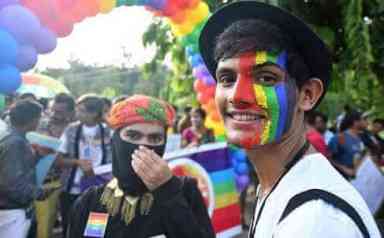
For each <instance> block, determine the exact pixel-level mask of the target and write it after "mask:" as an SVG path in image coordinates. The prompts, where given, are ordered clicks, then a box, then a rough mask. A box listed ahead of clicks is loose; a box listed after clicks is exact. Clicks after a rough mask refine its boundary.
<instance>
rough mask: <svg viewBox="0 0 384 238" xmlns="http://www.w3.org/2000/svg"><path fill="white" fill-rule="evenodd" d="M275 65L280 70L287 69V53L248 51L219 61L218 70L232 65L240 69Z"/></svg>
mask: <svg viewBox="0 0 384 238" xmlns="http://www.w3.org/2000/svg"><path fill="white" fill-rule="evenodd" d="M266 63H269V64H275V65H278V66H279V67H280V68H282V69H284V70H286V69H287V53H286V51H285V50H283V51H277V50H272V51H266V50H264V51H254V52H252V51H249V52H244V53H241V54H238V55H236V56H233V57H230V58H225V59H221V60H220V61H219V62H218V69H219V68H222V67H231V66H234V65H238V66H240V68H248V67H252V66H254V65H263V64H266Z"/></svg>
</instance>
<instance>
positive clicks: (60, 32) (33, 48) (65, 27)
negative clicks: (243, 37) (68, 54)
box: [0, 0, 247, 184]
mask: <svg viewBox="0 0 384 238" xmlns="http://www.w3.org/2000/svg"><path fill="white" fill-rule="evenodd" d="M120 6H143V7H144V8H145V9H146V10H148V11H150V12H152V13H153V14H155V15H156V16H159V17H164V18H165V20H166V21H167V22H168V23H169V24H170V26H171V29H172V32H173V34H174V35H175V36H176V37H178V38H180V39H181V42H182V44H183V46H184V47H185V52H186V56H187V57H188V61H189V63H190V64H191V66H192V68H193V75H194V76H195V78H196V80H195V82H194V89H195V91H196V93H197V98H198V101H199V102H200V103H201V105H202V107H203V108H204V109H205V110H206V111H207V114H208V116H207V121H206V124H207V126H208V127H210V128H213V129H214V132H215V135H216V136H217V137H223V136H224V128H223V125H222V122H221V120H220V117H219V115H218V112H217V110H216V106H215V102H214V99H213V98H214V94H215V84H216V83H215V80H214V79H213V78H212V76H211V75H210V74H209V72H208V70H207V68H206V67H205V65H204V63H203V60H202V58H201V55H200V53H199V50H198V45H197V42H198V36H199V34H200V31H201V29H202V27H203V26H204V23H205V22H206V20H207V19H208V17H209V15H210V12H209V7H208V5H207V4H206V3H205V2H204V1H202V0H1V1H0V94H7V93H11V92H14V91H15V90H16V89H17V88H18V87H19V86H20V84H21V81H22V80H21V73H20V72H24V71H27V70H29V69H31V68H33V67H34V66H35V64H36V62H37V58H38V54H47V53H50V52H52V51H53V50H54V49H55V48H56V45H57V38H60V37H66V36H68V35H69V34H71V32H72V30H73V26H74V24H76V23H79V22H81V21H83V20H84V19H85V18H87V17H93V16H96V15H97V14H99V13H102V14H106V13H108V12H110V11H112V10H113V9H114V8H117V7H120ZM233 155H234V156H233V157H234V163H235V165H236V166H235V170H236V171H237V172H238V175H241V174H245V173H246V172H247V171H246V170H247V169H246V166H245V162H244V155H240V154H239V152H238V151H237V150H233ZM239 161H240V162H241V163H240V165H238V163H239ZM242 184H244V182H242Z"/></svg>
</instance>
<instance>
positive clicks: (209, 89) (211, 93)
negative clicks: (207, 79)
mask: <svg viewBox="0 0 384 238" xmlns="http://www.w3.org/2000/svg"><path fill="white" fill-rule="evenodd" d="M215 92H216V87H215V86H208V87H207V88H206V89H205V93H206V94H208V95H209V96H210V97H215Z"/></svg>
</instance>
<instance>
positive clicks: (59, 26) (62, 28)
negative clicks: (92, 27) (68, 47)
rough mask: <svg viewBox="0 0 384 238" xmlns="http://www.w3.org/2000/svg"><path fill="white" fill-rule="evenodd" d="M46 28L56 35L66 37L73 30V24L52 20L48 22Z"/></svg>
mask: <svg viewBox="0 0 384 238" xmlns="http://www.w3.org/2000/svg"><path fill="white" fill-rule="evenodd" d="M48 28H49V29H51V30H52V31H53V32H55V33H56V34H57V36H58V37H66V36H68V35H70V34H71V33H72V31H73V25H72V24H71V23H66V22H60V21H57V22H53V23H50V24H48Z"/></svg>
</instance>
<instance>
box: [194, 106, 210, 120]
mask: <svg viewBox="0 0 384 238" xmlns="http://www.w3.org/2000/svg"><path fill="white" fill-rule="evenodd" d="M191 113H198V114H199V115H200V116H201V118H203V120H205V117H206V116H207V113H206V112H205V111H204V109H202V108H200V107H195V108H193V109H192V110H191Z"/></svg>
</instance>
